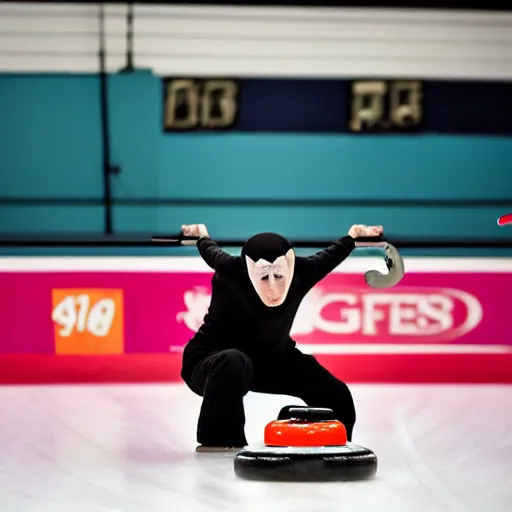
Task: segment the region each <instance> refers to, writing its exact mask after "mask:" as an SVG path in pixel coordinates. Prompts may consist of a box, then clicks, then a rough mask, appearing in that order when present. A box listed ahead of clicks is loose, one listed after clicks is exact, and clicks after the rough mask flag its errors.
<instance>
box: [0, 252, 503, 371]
mask: <svg viewBox="0 0 512 512" xmlns="http://www.w3.org/2000/svg"><path fill="white" fill-rule="evenodd" d="M405 265H406V275H405V277H404V279H403V280H402V282H401V283H400V284H399V285H397V286H396V287H394V288H389V289H384V290H382V289H381V290H375V289H371V288H369V287H368V286H367V285H366V284H365V282H364V272H365V270H369V269H373V268H379V269H381V270H383V271H384V270H385V267H384V262H382V261H380V260H379V259H371V258H353V259H351V260H347V261H346V262H345V263H343V264H342V265H341V266H340V267H339V268H338V269H337V270H336V271H335V272H333V273H331V274H330V275H329V276H327V277H326V278H325V279H324V280H323V281H322V282H320V283H319V284H318V285H317V286H315V287H314V288H313V289H312V290H311V292H310V293H309V294H308V296H307V297H306V298H305V299H304V301H303V302H302V304H301V306H300V308H299V311H298V313H297V317H296V319H295V322H294V324H293V328H292V333H291V334H292V337H293V338H294V339H295V340H296V341H297V344H298V346H299V348H300V349H302V350H303V351H305V352H309V353H313V354H316V355H319V356H322V357H323V356H326V357H327V356H335V355H341V354H344V355H345V356H346V355H365V354H366V355H368V354H373V355H380V356H383V355H391V354H393V355H400V354H401V355H404V354H409V355H411V354H425V355H427V354H430V355H431V354H439V355H441V354H445V355H448V354H451V355H454V354H460V355H464V354H465V355H476V354H481V355H483V354H494V355H500V354H502V355H504V354H512V329H511V328H510V322H509V314H510V306H509V301H510V297H511V294H512V260H509V259H476V258H468V259H460V258H411V259H408V260H406V261H405ZM211 277H212V271H211V269H209V268H208V267H207V266H206V265H205V264H204V262H202V260H200V259H199V258H144V257H136V258H133V257H121V258H119V257H117V258H113V257H101V258H96V257H82V258H60V257H52V258H2V259H0V289H1V290H2V294H1V295H0V355H1V354H4V355H16V354H25V355H37V354H40V355H44V354H46V355H55V356H56V357H63V356H70V355H73V356H77V355H83V356H94V355H96V356H106V355H111V356H113V355H122V354H125V355H136V354H139V355H143V354H145V355H156V354H162V355H164V354H167V355H169V354H175V355H179V354H180V353H181V351H182V349H183V347H184V346H185V344H186V343H187V341H188V340H189V339H190V338H191V337H192V336H193V334H194V332H195V331H196V330H197V329H198V328H199V326H200V325H201V322H202V320H203V317H204V315H205V313H206V311H207V309H208V306H209V302H210V293H211ZM511 373H512V368H511Z"/></svg>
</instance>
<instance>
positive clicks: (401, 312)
mask: <svg viewBox="0 0 512 512" xmlns="http://www.w3.org/2000/svg"><path fill="white" fill-rule="evenodd" d="M402 289H403V290H405V288H402ZM413 290H414V291H411V292H405V291H402V292H400V293H375V292H365V291H363V290H361V291H354V290H347V291H346V292H337V293H323V292H322V291H321V290H320V289H319V288H314V289H313V290H311V292H310V293H309V294H308V295H307V296H306V297H305V298H304V300H303V302H302V303H301V305H300V307H299V310H298V312H297V316H296V318H295V321H294V324H293V326H292V330H291V335H292V336H307V335H310V334H313V333H314V332H315V331H318V332H320V333H325V334H331V335H349V334H360V335H362V336H375V337H377V336H379V335H382V334H387V335H388V336H404V335H407V336H434V335H439V334H443V333H444V334H446V333H449V336H448V337H449V338H450V339H453V338H456V337H460V336H462V335H464V334H466V333H468V332H469V331H471V330H473V329H474V328H475V327H476V326H477V325H478V324H479V323H480V322H481V321H482V318H483V309H482V306H481V304H480V302H479V301H478V299H477V298H476V297H474V296H473V295H471V294H469V293H467V292H464V291H461V290H453V289H447V288H442V289H428V288H423V287H414V288H413ZM210 300H211V295H210V293H209V291H208V290H205V289H199V288H198V289H194V290H189V291H187V292H185V294H184V303H185V307H186V309H187V310H186V311H183V312H180V313H179V314H178V315H177V320H178V322H183V323H184V324H185V325H186V326H187V327H188V328H189V329H190V330H192V331H194V332H195V331H197V329H199V327H200V326H201V324H202V323H203V319H204V316H205V315H206V313H207V311H208V306H209V304H210ZM457 302H459V303H462V304H463V305H464V309H465V312H464V318H463V320H462V321H460V320H459V321H458V322H457V324H458V325H456V318H455V307H456V304H457ZM327 308H329V310H330V312H331V315H330V318H329V319H328V318H326V317H325V314H324V313H325V311H326V309H327ZM333 312H335V313H336V315H335V316H334V318H333V314H332V313H333Z"/></svg>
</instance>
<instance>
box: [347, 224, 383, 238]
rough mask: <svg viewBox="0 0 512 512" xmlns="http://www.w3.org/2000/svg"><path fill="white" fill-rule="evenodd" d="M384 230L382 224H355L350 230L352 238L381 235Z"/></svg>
mask: <svg viewBox="0 0 512 512" xmlns="http://www.w3.org/2000/svg"><path fill="white" fill-rule="evenodd" d="M383 231H384V228H383V227H382V226H365V225H363V224H355V225H354V226H352V227H351V228H350V229H349V230H348V234H349V236H351V237H352V238H363V237H367V236H381V235H382V233H383Z"/></svg>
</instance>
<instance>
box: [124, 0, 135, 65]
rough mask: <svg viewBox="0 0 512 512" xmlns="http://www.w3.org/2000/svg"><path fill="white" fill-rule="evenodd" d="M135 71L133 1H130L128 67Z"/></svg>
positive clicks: (127, 27)
mask: <svg viewBox="0 0 512 512" xmlns="http://www.w3.org/2000/svg"><path fill="white" fill-rule="evenodd" d="M125 71H133V2H129V3H128V11H127V13H126V68H125Z"/></svg>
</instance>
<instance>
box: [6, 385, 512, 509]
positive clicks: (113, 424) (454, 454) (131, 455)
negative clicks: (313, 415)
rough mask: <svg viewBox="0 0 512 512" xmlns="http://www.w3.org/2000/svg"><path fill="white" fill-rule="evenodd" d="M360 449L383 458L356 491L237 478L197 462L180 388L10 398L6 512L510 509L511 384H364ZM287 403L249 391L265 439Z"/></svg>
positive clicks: (208, 458) (222, 467)
mask: <svg viewBox="0 0 512 512" xmlns="http://www.w3.org/2000/svg"><path fill="white" fill-rule="evenodd" d="M352 390H353V393H354V397H355V400H356V406H357V411H358V421H357V424H356V430H355V436H354V440H353V441H354V442H355V443H356V444H360V445H363V446H366V447H368V448H370V449H372V450H373V451H374V452H375V453H376V454H377V456H378V458H379V469H378V472H377V476H376V477H375V478H374V479H373V480H371V481H366V482H350V483H312V484H298V483H285V484H282V483H265V482H250V481H244V480H241V479H239V478H237V477H236V476H235V474H234V471H233V455H232V454H231V455H211V454H196V453H195V452H194V449H195V446H196V440H195V427H196V417H197V414H198V410H199V406H200V398H199V397H197V396H195V395H193V394H192V393H191V392H190V391H189V390H188V389H186V388H185V387H184V386H183V385H181V384H169V385H133V386H132V385H122V386H121V385H119V386H48V387H36V386H34V387H31V386H27V387H3V388H0V408H1V411H2V412H1V426H0V468H1V469H0V497H1V499H0V503H1V505H0V510H1V512H135V511H136V512H152V511H154V512H157V511H158V512H160V511H162V512H164V511H165V512H213V511H215V510H221V511H251V512H253V511H265V512H270V511H273V510H275V511H278V512H317V511H318V512H328V511H329V510H333V511H342V512H352V511H354V512H365V511H372V512H373V511H382V512H426V511H429V512H445V511H446V512H448V511H451V512H466V511H468V512H470V511H475V512H476V511H478V512H480V511H481V512H510V511H511V510H512V387H511V386H508V387H506V386H454V385H452V386H441V385H438V386H426V385H417V386H398V385H397V386H394V385H354V386H352ZM290 403H292V404H295V403H301V402H300V401H297V400H296V399H292V398H290V397H286V396H267V395H256V394H252V393H251V394H249V395H247V397H246V413H247V434H248V437H249V441H250V443H251V444H252V443H255V444H258V443H261V441H262V438H263V428H264V426H265V424H266V423H267V422H268V421H270V420H272V419H274V418H275V417H276V415H277V413H278V411H279V409H280V408H281V407H282V406H283V405H286V404H290Z"/></svg>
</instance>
